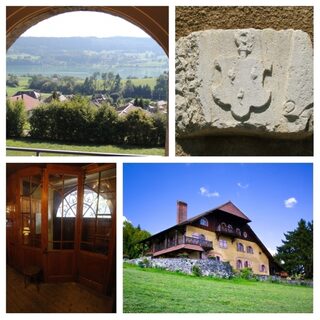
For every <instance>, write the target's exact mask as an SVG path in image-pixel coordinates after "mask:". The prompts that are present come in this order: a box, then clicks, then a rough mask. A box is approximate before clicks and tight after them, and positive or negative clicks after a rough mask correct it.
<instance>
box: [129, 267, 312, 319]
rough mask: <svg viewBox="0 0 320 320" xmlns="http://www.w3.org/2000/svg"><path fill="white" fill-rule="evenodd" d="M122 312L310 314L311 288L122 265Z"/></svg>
mask: <svg viewBox="0 0 320 320" xmlns="http://www.w3.org/2000/svg"><path fill="white" fill-rule="evenodd" d="M123 279H124V280H123V281H124V284H123V287H124V297H123V300H124V302H123V303H124V307H123V311H124V312H126V313H128V312H133V313H161V312H166V313H177V312H185V313H187V312H192V313H193V312H195V313H208V312H210V313H215V312H217V313H218V312H219V313H280V312H281V313H311V312H312V309H313V304H312V303H313V302H312V301H313V289H312V288H309V287H302V286H293V285H284V284H278V283H269V282H256V281H248V280H244V279H232V280H225V279H212V278H206V277H194V276H188V275H183V274H177V273H173V272H166V271H162V270H158V269H141V268H139V267H136V266H131V265H127V264H125V265H124V275H123Z"/></svg>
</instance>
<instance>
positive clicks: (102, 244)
mask: <svg viewBox="0 0 320 320" xmlns="http://www.w3.org/2000/svg"><path fill="white" fill-rule="evenodd" d="M83 190H84V192H83V200H82V203H83V205H82V215H81V226H80V239H79V242H80V247H79V253H78V275H79V281H80V282H81V283H83V284H85V285H87V286H90V287H92V288H94V289H95V290H98V291H100V292H102V293H109V294H110V292H109V290H108V289H110V284H111V283H110V281H109V278H110V274H111V273H112V274H113V270H114V269H115V259H114V248H115V220H116V215H115V214H116V169H115V165H114V164H110V165H107V166H105V167H104V168H98V169H97V170H93V171H92V170H87V172H86V175H85V177H84V188H83ZM111 285H113V284H111Z"/></svg>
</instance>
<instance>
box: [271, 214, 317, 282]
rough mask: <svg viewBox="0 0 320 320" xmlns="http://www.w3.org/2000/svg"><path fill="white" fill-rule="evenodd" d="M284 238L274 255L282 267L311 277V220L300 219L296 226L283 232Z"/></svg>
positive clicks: (293, 272) (290, 272)
mask: <svg viewBox="0 0 320 320" xmlns="http://www.w3.org/2000/svg"><path fill="white" fill-rule="evenodd" d="M284 236H285V238H286V240H282V243H283V245H282V246H280V247H277V254H276V256H275V259H276V261H278V262H279V263H280V264H281V265H282V267H283V268H284V269H285V270H286V271H287V272H288V273H289V274H290V275H295V274H304V275H305V277H306V278H312V277H313V222H306V221H305V220H303V219H301V220H300V221H299V222H298V227H297V228H296V229H295V230H293V231H288V232H287V233H285V234H284Z"/></svg>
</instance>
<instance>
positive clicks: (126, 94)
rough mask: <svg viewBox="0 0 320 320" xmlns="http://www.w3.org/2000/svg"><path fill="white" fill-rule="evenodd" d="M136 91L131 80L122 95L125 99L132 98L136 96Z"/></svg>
mask: <svg viewBox="0 0 320 320" xmlns="http://www.w3.org/2000/svg"><path fill="white" fill-rule="evenodd" d="M134 89H135V87H134V85H133V83H132V81H131V80H127V81H126V84H125V86H124V88H123V93H122V94H123V96H124V97H125V98H132V97H133V96H134Z"/></svg>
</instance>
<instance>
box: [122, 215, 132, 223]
mask: <svg viewBox="0 0 320 320" xmlns="http://www.w3.org/2000/svg"><path fill="white" fill-rule="evenodd" d="M122 222H123V223H125V222H129V223H132V222H131V221H130V220H128V219H127V218H126V217H125V216H123V221H122Z"/></svg>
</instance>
